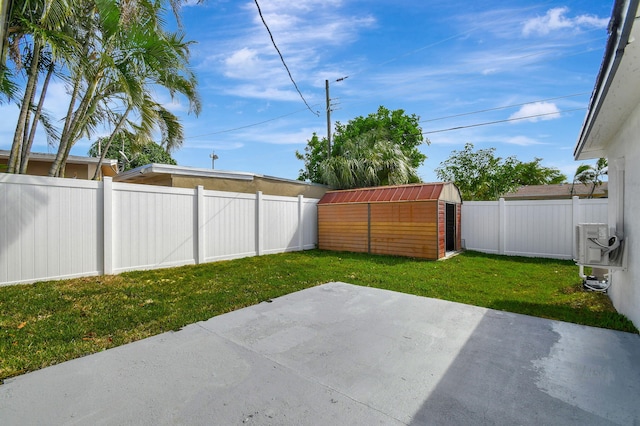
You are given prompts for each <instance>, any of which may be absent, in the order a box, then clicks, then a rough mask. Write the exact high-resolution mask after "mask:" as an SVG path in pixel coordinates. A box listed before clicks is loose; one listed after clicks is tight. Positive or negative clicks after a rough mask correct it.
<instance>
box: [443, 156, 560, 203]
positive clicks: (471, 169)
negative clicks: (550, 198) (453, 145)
mask: <svg viewBox="0 0 640 426" xmlns="http://www.w3.org/2000/svg"><path fill="white" fill-rule="evenodd" d="M495 150H496V149H495V148H487V149H479V150H477V151H474V147H473V144H471V143H467V144H466V145H465V146H464V149H463V150H462V151H453V152H452V153H451V155H450V156H449V158H448V159H447V160H445V161H444V162H442V163H440V167H438V168H437V169H436V174H437V176H438V178H439V179H442V180H444V181H449V182H454V183H455V184H456V186H457V187H458V188H459V189H460V192H461V194H462V198H463V199H465V200H496V199H498V198H499V197H500V196H501V195H502V194H504V193H506V192H509V191H513V190H515V189H516V188H518V187H519V186H522V185H544V184H553V183H560V182H564V181H565V180H566V176H564V175H563V174H561V173H560V171H559V170H558V169H555V168H550V167H543V166H542V165H540V162H541V161H542V159H541V158H536V159H535V160H533V161H531V162H528V163H523V162H521V161H519V160H518V159H516V158H515V157H514V156H511V157H507V158H505V159H502V158H500V157H496V156H495Z"/></svg>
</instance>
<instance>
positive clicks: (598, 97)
mask: <svg viewBox="0 0 640 426" xmlns="http://www.w3.org/2000/svg"><path fill="white" fill-rule="evenodd" d="M638 2H639V0H616V1H615V4H614V7H613V12H612V16H611V21H610V23H609V40H608V42H607V47H606V50H605V54H604V59H603V60H602V65H601V67H600V72H599V73H598V78H597V80H596V85H595V88H594V90H593V93H592V94H591V100H590V102H589V110H588V111H587V116H586V118H585V121H584V124H583V125H582V130H581V131H580V137H579V138H578V141H577V143H576V147H575V150H574V157H575V159H576V160H585V159H590V158H599V157H604V156H605V147H606V145H607V144H608V142H609V141H610V140H611V138H612V137H613V136H615V134H616V133H617V132H618V130H619V129H620V127H621V125H622V123H624V122H625V120H627V118H628V117H629V115H630V114H631V112H632V111H633V110H634V109H635V108H636V106H637V105H638V99H640V84H638V68H640V25H634V22H635V20H636V16H637V15H638Z"/></svg>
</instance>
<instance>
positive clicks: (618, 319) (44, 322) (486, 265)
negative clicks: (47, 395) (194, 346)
mask: <svg viewBox="0 0 640 426" xmlns="http://www.w3.org/2000/svg"><path fill="white" fill-rule="evenodd" d="M330 281H343V282H347V283H351V284H357V285H363V286H370V287H377V288H382V289H388V290H393V291H399V292H403V293H410V294H415V295H419V296H427V297H433V298H438V299H444V300H450V301H455V302H460V303H467V304H471V305H477V306H484V307H488V308H494V309H500V310H505V311H510V312H517V313H522V314H527V315H535V316H539V317H544V318H551V319H556V320H562V321H569V322H574V323H578V324H585V325H590V326H596V327H604V328H611V329H614V330H621V331H627V332H632V333H637V330H636V329H635V327H634V326H633V324H632V323H631V322H630V321H629V320H627V319H626V318H625V317H624V316H622V315H619V314H617V313H616V312H615V310H614V309H613V307H612V305H611V303H610V301H609V299H608V297H607V296H605V295H603V294H599V293H591V292H586V291H583V290H582V289H581V284H580V279H579V277H578V268H577V266H575V265H574V264H573V262H570V261H559V260H551V259H532V258H522V257H505V256H493V255H486V254H481V253H476V252H466V253H463V254H461V255H458V256H455V257H453V258H451V259H448V260H445V261H439V262H433V261H423V260H415V259H408V258H401V257H393V256H370V255H366V254H353V253H335V252H326V251H319V250H312V251H307V252H295V253H285V254H277V255H269V256H261V257H252V258H245V259H238V260H232V261H225V262H217V263H209V264H206V265H196V266H184V267H179V268H170V269H159V270H153V271H139V272H128V273H123V274H121V275H117V276H101V277H91V278H79V279H72V280H64V281H51V282H41V283H36V284H32V285H18V286H6V287H0V379H4V378H7V377H12V376H15V375H19V374H22V373H25V372H28V371H32V370H36V369H39V368H42V367H46V366H48V365H52V364H56V363H59V362H62V361H65V360H69V359H72V358H76V357H80V356H83V355H87V354H91V353H95V352H98V351H101V350H104V349H107V348H111V347H114V346H118V345H122V344H125V343H128V342H132V341H135V340H139V339H142V338H145V337H149V336H152V335H155V334H158V333H162V332H165V331H169V330H177V329H180V328H181V327H183V326H185V325H187V324H190V323H194V322H197V321H201V320H206V319H208V318H211V317H213V316H216V315H220V314H223V313H225V312H229V311H232V310H235V309H239V308H242V307H245V306H249V305H253V304H256V303H259V302H262V301H265V300H269V299H272V298H275V297H278V296H282V295H285V294H288V293H291V292H294V291H298V290H302V289H305V288H308V287H312V286H315V285H318V284H323V283H326V282H330Z"/></svg>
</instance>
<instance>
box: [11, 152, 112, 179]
mask: <svg viewBox="0 0 640 426" xmlns="http://www.w3.org/2000/svg"><path fill="white" fill-rule="evenodd" d="M10 154H11V152H10V151H7V150H4V149H0V163H5V164H6V162H7V161H8V160H9V156H10ZM55 158H56V154H47V153H43V152H32V153H31V154H29V163H31V162H41V163H49V164H51V163H53V161H54V160H55ZM99 160H100V159H99V158H96V157H81V156H77V155H70V156H69V157H68V158H67V164H78V165H82V166H85V165H86V166H97V164H98V162H99ZM101 168H102V174H103V175H104V176H115V175H116V174H117V173H118V160H113V159H110V158H105V159H104V160H103V161H102V167H101ZM94 170H95V168H94ZM27 173H28V174H29V171H28V170H27Z"/></svg>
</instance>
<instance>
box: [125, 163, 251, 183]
mask: <svg viewBox="0 0 640 426" xmlns="http://www.w3.org/2000/svg"><path fill="white" fill-rule="evenodd" d="M166 174H171V175H179V176H192V177H208V178H211V177H214V178H225V179H235V180H253V177H254V176H255V175H254V174H253V173H245V172H227V171H221V170H214V169H199V168H195V167H185V166H175V165H172V164H156V163H153V164H145V165H144V166H140V167H136V168H135V169H131V170H127V171H126V172H122V173H120V174H118V176H116V177H115V178H114V179H113V180H114V182H128V183H142V182H144V181H145V180H147V179H148V178H149V177H153V176H158V175H166Z"/></svg>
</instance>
